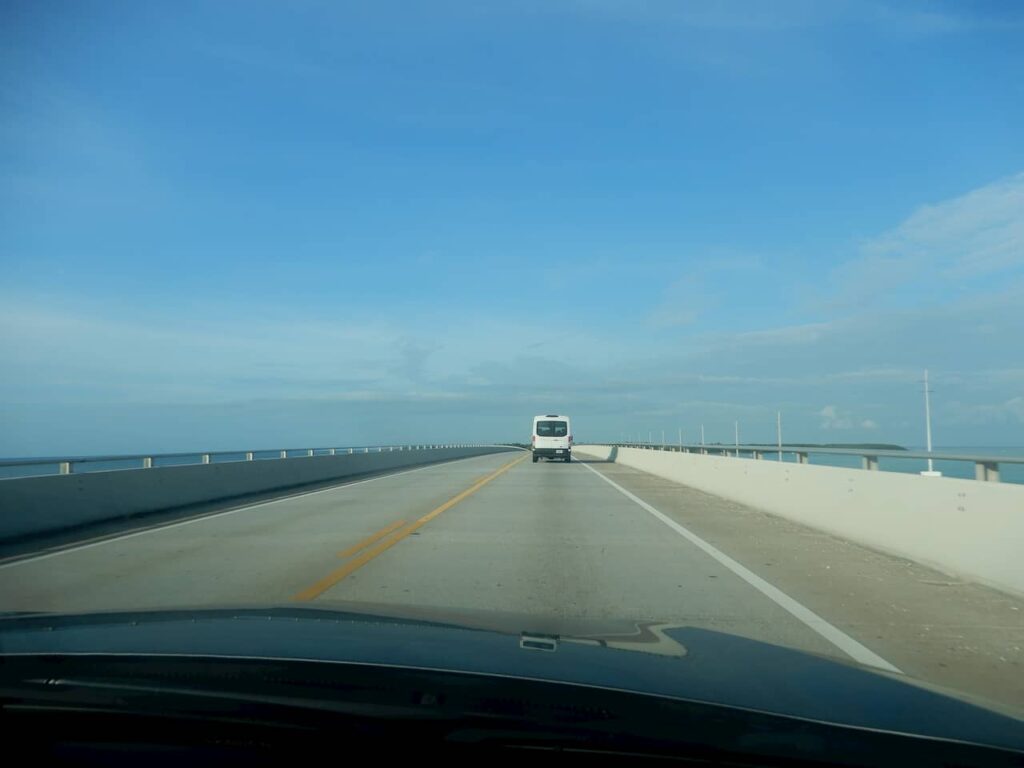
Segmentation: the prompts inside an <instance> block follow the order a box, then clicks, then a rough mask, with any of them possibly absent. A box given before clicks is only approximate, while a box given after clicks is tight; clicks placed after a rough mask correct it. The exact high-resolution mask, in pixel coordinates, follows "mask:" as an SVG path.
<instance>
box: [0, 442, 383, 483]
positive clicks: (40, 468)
mask: <svg viewBox="0 0 1024 768" xmlns="http://www.w3.org/2000/svg"><path fill="white" fill-rule="evenodd" d="M337 450H338V451H347V450H348V448H338V449H337ZM358 450H363V449H362V448H359V449H358ZM326 453H327V451H317V452H316V454H314V455H317V456H321V455H325V454H326ZM305 455H306V451H305V450H301V449H299V450H291V451H288V456H289V458H292V457H296V456H305ZM252 458H253V461H265V460H268V459H277V458H280V451H253V454H252ZM202 459H203V455H202V454H201V453H192V454H182V455H180V456H166V457H158V458H154V459H153V466H154V467H175V466H183V465H186V464H201V463H202ZM17 460H18V459H6V458H5V459H3V461H17ZM31 460H32V461H38V460H39V459H38V458H33V459H31ZM244 460H245V452H244V451H239V452H237V453H222V454H211V455H210V463H211V464H220V463H222V462H226V461H244ZM58 461H59V459H58V458H53V459H52V461H50V462H48V463H46V464H25V465H21V466H0V480H3V479H9V478H14V477H38V476H40V475H55V474H57V472H58V470H59V466H58ZM141 468H142V459H141V458H138V459H118V460H116V461H84V462H80V463H76V464H75V465H74V469H73V471H74V473H75V474H76V475H79V474H83V473H86V472H113V471H117V470H122V469H141Z"/></svg>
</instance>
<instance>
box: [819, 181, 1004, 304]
mask: <svg viewBox="0 0 1024 768" xmlns="http://www.w3.org/2000/svg"><path fill="white" fill-rule="evenodd" d="M1022 268H1024V173H1017V174H1015V175H1013V176H1009V177H1007V178H1005V179H1002V180H999V181H996V182H993V183H991V184H988V185H986V186H983V187H979V188H978V189H975V190H973V191H971V192H968V193H967V194H965V195H961V196H960V197H956V198H953V199H950V200H945V201H942V202H939V203H934V204H931V205H924V206H921V207H920V208H918V209H917V210H916V211H914V212H913V213H912V214H911V215H910V216H909V217H907V218H906V219H905V220H904V221H903V222H901V223H900V224H899V225H898V226H896V227H894V228H893V229H891V230H889V231H888V232H884V233H882V234H881V235H878V236H877V237H874V238H871V239H870V240H868V241H866V242H865V243H864V244H863V246H862V247H861V249H860V255H859V256H858V258H856V259H854V260H853V261H850V262H848V263H846V264H844V265H842V266H840V267H839V268H837V269H836V270H835V272H834V273H833V280H834V281H835V283H836V284H837V286H838V298H839V300H840V302H841V303H844V302H845V303H850V304H860V303H862V302H867V301H872V300H877V299H885V298H887V297H888V296H889V295H890V293H891V291H892V290H894V289H896V288H898V287H900V286H903V285H905V284H907V283H910V282H914V283H915V284H918V285H920V286H928V285H930V284H933V283H934V282H936V281H938V282H940V283H942V284H952V283H958V282H960V281H962V280H963V279H965V278H970V277H984V276H990V275H997V274H998V275H1003V276H1005V275H1008V274H1015V273H1017V272H1018V271H1019V270H1021V269H1022ZM925 293H928V292H927V291H925Z"/></svg>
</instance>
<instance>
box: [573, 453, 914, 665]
mask: <svg viewBox="0 0 1024 768" xmlns="http://www.w3.org/2000/svg"><path fill="white" fill-rule="evenodd" d="M580 464H582V466H584V467H586V468H587V469H589V470H590V471H591V472H593V473H594V474H595V475H597V476H598V477H600V478H601V479H602V480H604V481H605V482H606V483H608V485H610V486H611V487H612V488H614V489H615V490H617V491H618V492H619V493H621V494H622V495H623V496H625V497H626V498H627V499H629V500H630V501H632V502H634V503H635V504H637V505H638V506H639V507H641V508H642V509H645V510H647V511H648V512H650V513H651V514H652V515H654V516H655V517H656V518H658V519H659V520H660V521H661V522H663V523H664V524H665V525H667V526H668V527H669V528H671V529H672V530H673V531H675V532H676V533H678V534H679V535H680V536H682V537H683V538H685V539H686V540H687V541H689V542H690V543H691V544H693V545H694V546H696V547H698V548H699V549H701V550H703V551H704V552H705V554H708V555H710V556H711V557H713V558H714V559H715V560H717V561H718V562H719V563H721V564H722V565H724V566H725V567H726V568H728V569H729V570H730V571H732V572H733V573H735V574H736V575H737V576H739V577H740V578H741V579H743V580H744V581H745V582H747V583H748V584H749V585H750V586H752V587H753V588H754V589H756V590H757V591H758V592H760V593H761V594H762V595H764V596H765V597H767V598H768V599H769V600H771V601H772V602H773V603H775V604H776V605H778V606H779V607H780V608H782V609H783V610H785V611H788V612H789V613H790V614H792V615H793V616H794V617H795V618H796V619H798V620H799V621H801V622H803V623H804V624H806V625H807V626H808V627H809V628H810V629H812V630H814V631H815V632H817V633H818V634H819V635H821V636H822V637H823V638H825V639H826V640H828V641H829V642H830V643H832V644H833V645H834V646H836V647H837V648H839V650H841V651H842V652H843V653H845V654H846V655H847V656H849V657H850V658H852V659H853V660H854V661H859V662H860V663H861V664H868V665H870V666H872V667H878V668H879V669H884V670H887V671H889V672H897V673H899V674H903V673H902V672H900V670H899V669H897V668H896V667H895V666H893V665H892V664H890V663H889V662H888V661H886V660H885V659H883V658H882V657H881V656H879V655H878V654H876V653H875V652H874V651H872V650H871V649H869V648H866V647H865V646H863V645H861V644H860V643H858V642H857V641H856V640H854V639H853V638H852V637H850V636H849V635H848V634H846V633H845V632H843V631H842V630H841V629H839V628H837V627H835V626H833V625H832V624H829V623H828V622H827V621H825V619H823V618H821V616H819V615H818V614H816V613H815V612H814V611H812V610H811V609H810V608H807V607H805V606H803V605H801V604H800V603H798V602H797V601H796V600H794V599H793V598H791V597H790V596H789V595H787V594H786V593H785V592H783V591H782V590H781V589H778V588H777V587H774V586H772V585H771V584H769V583H768V582H767V581H765V580H764V579H762V578H761V577H760V576H758V575H757V574H756V573H754V572H753V571H751V570H749V569H748V568H745V567H744V566H742V565H740V564H739V563H738V562H736V561H735V560H733V559H732V558H731V557H729V556H728V555H727V554H725V553H724V552H722V551H721V550H719V549H716V548H715V547H713V546H711V545H710V544H708V542H706V541H704V539H702V538H701V537H700V536H698V535H697V534H695V533H694V532H693V531H691V530H689V529H687V528H684V527H683V526H681V525H680V524H679V523H677V522H676V521H675V520H672V519H671V518H670V517H668V516H667V515H665V514H664V513H662V512H659V511H658V510H657V509H655V508H654V507H652V506H651V505H650V504H648V503H647V502H646V501H644V500H643V499H641V498H639V497H638V496H636V495H634V494H632V493H630V492H629V491H627V490H626V489H625V488H623V487H622V486H621V485H619V484H618V483H616V482H615V481H614V480H612V479H611V478H609V477H606V476H605V475H603V474H601V473H600V472H598V471H597V470H596V469H594V468H593V467H592V466H590V465H589V464H583V463H582V462H580Z"/></svg>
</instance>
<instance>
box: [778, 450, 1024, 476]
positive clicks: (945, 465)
mask: <svg viewBox="0 0 1024 768" xmlns="http://www.w3.org/2000/svg"><path fill="white" fill-rule="evenodd" d="M906 448H907V450H908V451H911V452H914V451H921V452H923V451H924V450H925V449H924V446H910V445H908V446H906ZM932 451H933V452H934V453H949V454H961V455H963V454H968V455H976V456H1006V457H1013V458H1024V446H1019V447H1006V446H1000V447H993V446H977V445H970V446H966V445H957V446H942V447H938V448H932ZM783 456H784V460H785V461H796V456H795V455H793V454H790V455H789V456H786V455H785V454H783ZM770 457H771V458H774V454H770ZM809 458H810V462H811V464H819V465H821V466H826V467H852V468H856V469H860V467H861V458H860V456H839V455H836V454H832V453H813V452H812V453H811V454H810V457H809ZM934 465H935V471H936V472H941V473H942V476H943V477H959V478H963V479H967V480H973V479H974V463H973V462H970V461H943V460H941V459H936V460H935V462H934ZM878 468H879V470H880V471H882V472H904V473H906V474H911V475H916V474H919V473H921V472H923V471H925V470H926V469H928V460H927V459H901V458H895V457H888V456H880V457H879V458H878ZM999 481H1000V482H1002V483H1020V484H1024V464H1000V465H999Z"/></svg>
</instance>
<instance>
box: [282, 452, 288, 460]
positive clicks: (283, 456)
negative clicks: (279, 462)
mask: <svg viewBox="0 0 1024 768" xmlns="http://www.w3.org/2000/svg"><path fill="white" fill-rule="evenodd" d="M281 458H282V459H287V458H288V451H281Z"/></svg>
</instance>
